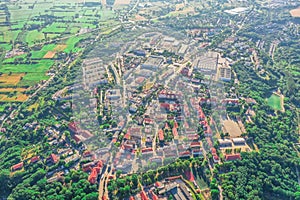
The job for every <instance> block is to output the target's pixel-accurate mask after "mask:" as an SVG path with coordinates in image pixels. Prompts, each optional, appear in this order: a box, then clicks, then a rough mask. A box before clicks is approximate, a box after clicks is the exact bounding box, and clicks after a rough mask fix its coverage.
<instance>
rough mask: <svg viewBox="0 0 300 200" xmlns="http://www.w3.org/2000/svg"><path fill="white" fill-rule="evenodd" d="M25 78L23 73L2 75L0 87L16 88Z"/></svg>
mask: <svg viewBox="0 0 300 200" xmlns="http://www.w3.org/2000/svg"><path fill="white" fill-rule="evenodd" d="M24 76H25V73H12V74H2V75H1V76H0V85H1V86H4V87H9V86H16V85H17V84H18V83H19V81H20V80H21V79H22V78H23V77H24Z"/></svg>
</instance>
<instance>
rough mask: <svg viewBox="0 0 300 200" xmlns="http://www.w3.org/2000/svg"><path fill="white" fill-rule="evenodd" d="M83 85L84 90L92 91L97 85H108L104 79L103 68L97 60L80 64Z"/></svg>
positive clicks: (87, 60) (93, 59)
mask: <svg viewBox="0 0 300 200" xmlns="http://www.w3.org/2000/svg"><path fill="white" fill-rule="evenodd" d="M82 73H83V84H84V86H85V87H86V88H90V89H92V88H93V87H95V86H97V85H99V84H106V83H108V80H107V78H106V77H105V73H106V70H105V67H104V66H103V62H102V60H101V59H99V58H92V59H86V60H84V61H83V63H82Z"/></svg>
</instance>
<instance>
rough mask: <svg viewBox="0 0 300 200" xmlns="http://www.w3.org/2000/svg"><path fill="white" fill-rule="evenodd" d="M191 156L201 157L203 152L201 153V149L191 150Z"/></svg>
mask: <svg viewBox="0 0 300 200" xmlns="http://www.w3.org/2000/svg"><path fill="white" fill-rule="evenodd" d="M192 154H193V156H195V157H196V156H202V155H203V151H202V149H193V150H192Z"/></svg>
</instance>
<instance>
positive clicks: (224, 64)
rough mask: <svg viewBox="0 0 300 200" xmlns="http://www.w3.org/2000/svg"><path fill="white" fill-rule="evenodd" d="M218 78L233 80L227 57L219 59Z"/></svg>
mask: <svg viewBox="0 0 300 200" xmlns="http://www.w3.org/2000/svg"><path fill="white" fill-rule="evenodd" d="M217 74H218V79H219V80H221V81H230V80H231V67H230V66H229V63H228V61H227V59H226V58H219V59H218V73H217Z"/></svg>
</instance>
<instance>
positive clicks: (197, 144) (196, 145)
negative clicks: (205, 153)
mask: <svg viewBox="0 0 300 200" xmlns="http://www.w3.org/2000/svg"><path fill="white" fill-rule="evenodd" d="M200 146H201V144H200V142H191V144H190V147H191V148H200Z"/></svg>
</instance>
